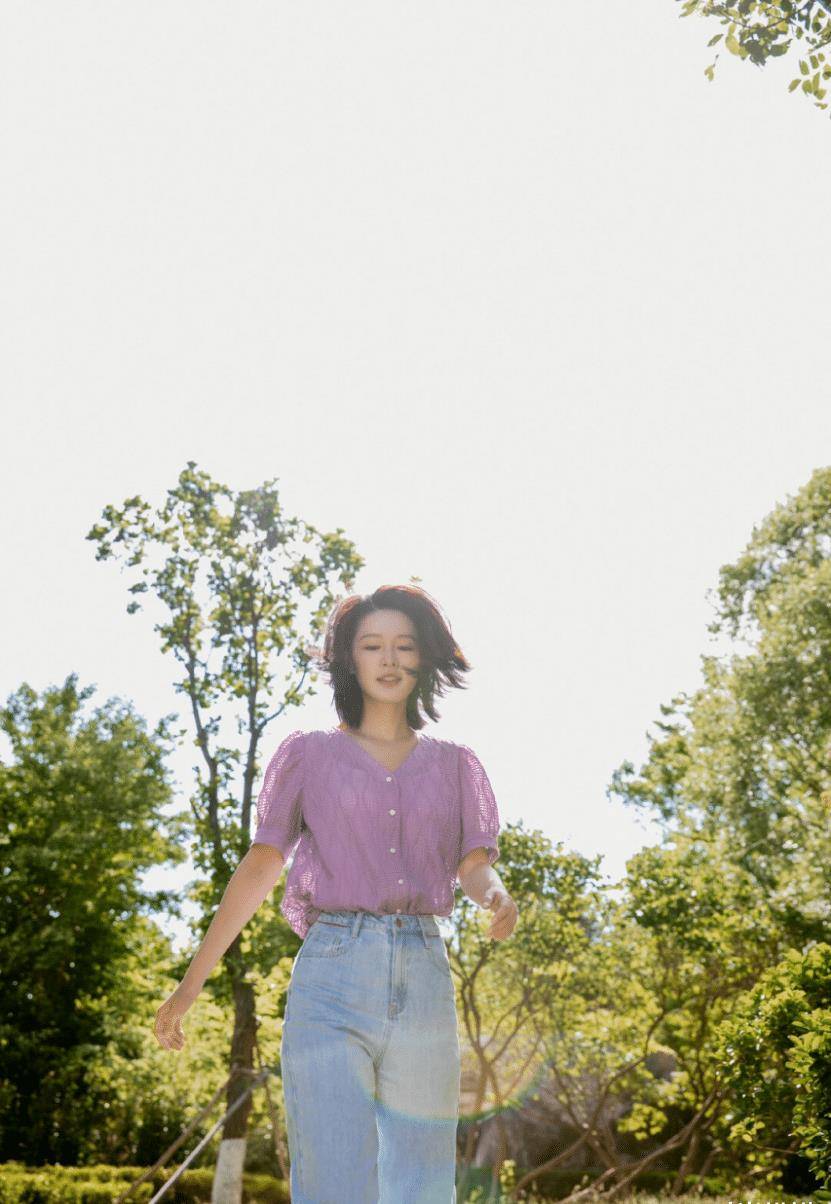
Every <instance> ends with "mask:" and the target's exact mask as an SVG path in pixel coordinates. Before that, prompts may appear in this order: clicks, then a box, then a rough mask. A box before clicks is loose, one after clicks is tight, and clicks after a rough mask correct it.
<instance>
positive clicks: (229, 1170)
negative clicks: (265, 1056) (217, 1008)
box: [211, 937, 256, 1204]
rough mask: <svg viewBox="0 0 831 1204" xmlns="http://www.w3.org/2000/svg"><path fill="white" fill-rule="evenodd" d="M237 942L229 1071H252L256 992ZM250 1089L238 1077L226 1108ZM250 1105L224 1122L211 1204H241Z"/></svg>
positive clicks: (232, 954)
mask: <svg viewBox="0 0 831 1204" xmlns="http://www.w3.org/2000/svg"><path fill="white" fill-rule="evenodd" d="M238 942H239V937H238V938H237V940H236V941H234V942H233V944H232V945H231V946H230V948H229V949H228V952H227V953H226V958H227V959H228V965H229V969H230V971H231V973H232V975H233V996H234V1035H233V1039H232V1041H231V1065H230V1069H231V1070H235V1069H242V1070H248V1071H251V1070H253V1068H254V1043H255V1040H256V1019H255V1014H254V1006H255V1004H254V988H253V987H252V986H251V983H250V982H246V981H245V979H244V978H242V977H241V974H240V971H241V963H240V959H239V946H238ZM250 1086H251V1077H250V1075H243V1074H235V1075H234V1076H233V1078H232V1079H231V1081H230V1083H229V1084H228V1089H227V1091H226V1099H225V1103H226V1107H230V1106H231V1104H233V1102H234V1100H236V1099H237V1098H238V1097H239V1096H240V1095H242V1094H243V1093H244V1092H246V1091H248V1090H249V1088H250ZM251 1103H252V1100H251V1096H250V1095H249V1097H248V1099H247V1100H246V1101H245V1102H244V1103H242V1104H240V1106H239V1107H238V1108H237V1110H236V1111H235V1112H233V1113H232V1114H231V1116H229V1117H228V1119H227V1121H226V1122H225V1126H224V1128H223V1130H222V1140H221V1142H220V1144H219V1151H218V1153H217V1159H216V1166H215V1167H214V1181H213V1188H212V1191H211V1204H242V1172H243V1169H244V1167H245V1150H246V1133H247V1130H248V1117H249V1116H250V1114H251Z"/></svg>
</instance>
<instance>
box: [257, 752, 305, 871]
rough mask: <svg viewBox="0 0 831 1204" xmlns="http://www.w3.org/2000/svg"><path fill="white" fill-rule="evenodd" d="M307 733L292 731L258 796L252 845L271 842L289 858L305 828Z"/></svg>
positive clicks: (267, 773) (286, 858)
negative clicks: (305, 739) (303, 799)
mask: <svg viewBox="0 0 831 1204" xmlns="http://www.w3.org/2000/svg"><path fill="white" fill-rule="evenodd" d="M305 734H306V733H305V732H302V731H297V732H290V733H289V735H288V736H286V738H285V740H283V742H282V744H280V746H279V748H278V749H277V751H276V752H275V753H274V755H273V756H272V758H271V760H270V761H269V763H268V765H267V766H266V771H265V776H264V778H263V784H262V786H261V788H260V792H259V794H258V796H257V828H256V831H255V832H254V837H253V840H252V842H251V843H252V844H270V845H274V847H275V848H276V849H277V850H278V852H279V853H280V854H281V855H282V857H283V860H284V861H287V860H288V859H289V857H290V856H291V854H292V852H293V851H294V848H295V845H296V844H297V842H298V840H299V839H300V834H301V831H302V827H303V812H302V795H303V746H304V736H305Z"/></svg>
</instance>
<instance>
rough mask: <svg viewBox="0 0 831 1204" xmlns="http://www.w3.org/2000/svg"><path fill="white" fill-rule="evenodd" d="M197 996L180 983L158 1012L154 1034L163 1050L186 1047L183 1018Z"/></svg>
mask: <svg viewBox="0 0 831 1204" xmlns="http://www.w3.org/2000/svg"><path fill="white" fill-rule="evenodd" d="M196 994H198V992H197V993H196ZM196 994H194V992H193V991H192V990H187V989H186V988H184V987H183V986H182V984H181V983H180V984H179V986H178V987H177V988H176V990H175V991H174V992H173V993H172V995H170V996H169V997H168V998H167V999H166V1000H165V1001H164V1003H163V1004H162V1006H161V1007H160V1008H159V1010H158V1011H157V1012H156V1022H155V1024H154V1025H153V1034H154V1036H155V1038H156V1040H157V1041H158V1043H159V1045H160V1046H161V1047H162V1049H181V1048H182V1047H183V1046H184V1044H185V1034H184V1032H183V1030H182V1017H183V1016H184V1014H185V1012H186V1011H187V1010H188V1008H189V1007H190V1006H191V1004H192V1003H194V1001H195V1000H196Z"/></svg>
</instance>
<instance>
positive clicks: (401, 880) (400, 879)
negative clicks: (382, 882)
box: [398, 878, 404, 911]
mask: <svg viewBox="0 0 831 1204" xmlns="http://www.w3.org/2000/svg"><path fill="white" fill-rule="evenodd" d="M398 881H399V883H401V882H403V881H404V879H403V878H399V879H398ZM398 910H399V911H400V910H401V908H399V909H398Z"/></svg>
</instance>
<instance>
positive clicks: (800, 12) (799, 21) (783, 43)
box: [676, 0, 831, 109]
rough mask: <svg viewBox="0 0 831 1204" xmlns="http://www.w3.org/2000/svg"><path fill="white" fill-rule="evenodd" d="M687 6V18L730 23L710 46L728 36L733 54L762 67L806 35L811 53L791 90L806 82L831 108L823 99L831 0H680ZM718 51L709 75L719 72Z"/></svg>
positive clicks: (807, 90)
mask: <svg viewBox="0 0 831 1204" xmlns="http://www.w3.org/2000/svg"><path fill="white" fill-rule="evenodd" d="M676 3H680V4H681V5H682V9H683V11H682V13H681V16H682V17H689V16H691V14H692V13H696V12H697V13H698V14H699V15H700V16H702V17H718V18H719V19H720V21H721V24H722V25H726V26H727V32H726V34H722V33H717V34H715V35H714V36H713V37H712V38H710V40H709V42H708V43H707V45H708V46H715V45H716V44H717V43H718V42H720V41H721V40H722V38H723V39H724V45H725V46H726V48H727V49H728V50H729V52H730V53H731V54H734V55H736V57H737V58H740V59H748V60H749V61H750V62H751V63H753V64H754V65H755V66H757V67H763V66H764V65H765V63H766V62H767V60H768V59H769V58H777V57H779V56H781V55H784V54H787V52H788V50H789V49H790V45H791V40H792V39H793V38H796V40H797V41H801V40H802V39H803V38H804V39H805V41H806V44H807V45H808V47H809V53H808V54H807V56H806V57H805V58H801V59H800V60H799V71H800V74H799V75H798V76H797V77H796V78H795V79H792V80H791V82H790V85H789V87H788V91H789V92H793V91H794V89H795V88H799V87H801V89H802V91H803V93H804V94H805V95H806V96H815V97H816V100H815V101H814V103H815V105H816V106H817V108H819V109H827V108H828V104H827V103H825V102H824V101H823V97H824V96H825V93H826V91H827V89H826V88H823V86H822V82H821V81H822V80H826V79H828V77H829V76H831V66H828V65H827V64H826V61H825V55H824V53H823V47H825V46H827V45H828V43H829V41H831V0H805V2H804V3H802V4H795V3H792V0H772V2H771V0H737V2H736V3H719V0H676ZM718 59H719V55H718V54H717V55H716V57H715V59H714V60H713V62H712V63H711V64H710V66H709V67H706V68H705V70H704V74H705V75H706V76H707V78H708V79H709V80H712V79H713V77H714V74H715V69H716V63H717V62H718Z"/></svg>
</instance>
